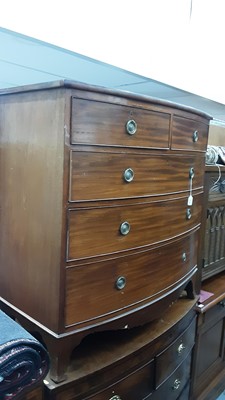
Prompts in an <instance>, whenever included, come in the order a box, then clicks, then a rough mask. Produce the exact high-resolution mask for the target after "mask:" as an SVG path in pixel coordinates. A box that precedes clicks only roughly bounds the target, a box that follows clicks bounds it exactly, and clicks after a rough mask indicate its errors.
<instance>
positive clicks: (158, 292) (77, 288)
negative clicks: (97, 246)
mask: <svg viewBox="0 0 225 400" xmlns="http://www.w3.org/2000/svg"><path fill="white" fill-rule="evenodd" d="M198 239H199V230H197V231H195V232H194V233H192V234H190V235H188V236H186V237H185V238H183V239H180V240H176V241H174V242H173V243H171V244H167V245H164V246H161V247H158V248H155V249H152V250H150V251H144V252H140V253H137V254H133V255H130V256H126V257H120V258H115V259H111V260H108V261H104V262H97V263H91V264H86V265H83V266H80V267H72V268H67V270H66V310H65V316H66V317H65V318H66V320H65V324H66V326H69V325H73V324H76V323H82V321H83V322H85V321H87V320H91V319H97V318H100V319H107V318H109V317H111V318H112V317H113V313H114V314H115V313H121V314H122V313H126V312H129V311H130V310H131V309H132V308H134V307H137V306H138V307H141V306H142V305H144V304H145V303H149V302H151V301H154V300H156V299H159V298H162V296H165V295H166V294H167V293H170V292H171V291H172V290H174V289H175V288H176V287H177V286H178V285H180V284H181V283H182V280H184V279H185V277H186V276H187V275H188V274H189V273H190V272H191V271H192V270H193V269H194V267H195V266H196V264H197V244H198ZM109 314H110V315H109Z"/></svg>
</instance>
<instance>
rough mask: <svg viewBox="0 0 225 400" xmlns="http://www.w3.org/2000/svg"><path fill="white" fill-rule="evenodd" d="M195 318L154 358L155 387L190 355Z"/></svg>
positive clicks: (193, 339) (193, 338)
mask: <svg viewBox="0 0 225 400" xmlns="http://www.w3.org/2000/svg"><path fill="white" fill-rule="evenodd" d="M195 327H196V318H194V319H193V321H192V323H191V325H190V326H189V327H188V328H187V329H186V330H185V332H184V333H183V334H182V335H180V336H179V337H178V338H177V339H176V340H175V341H174V342H173V343H172V344H171V345H170V346H169V347H168V348H167V349H165V350H164V351H163V352H162V353H160V354H158V355H157V357H156V387H158V386H160V385H161V384H162V383H163V382H164V381H165V380H166V379H167V377H168V376H169V375H171V373H172V372H173V370H174V369H176V368H177V367H178V365H180V364H181V363H182V362H183V360H184V359H185V358H186V357H187V355H188V354H189V353H190V351H191V349H192V347H193V346H194V341H195Z"/></svg>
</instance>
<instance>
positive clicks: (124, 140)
mask: <svg viewBox="0 0 225 400" xmlns="http://www.w3.org/2000/svg"><path fill="white" fill-rule="evenodd" d="M169 130H170V114H167V113H163V112H156V111H150V110H147V109H144V108H135V107H128V106H123V105H119V104H111V103H106V102H101V101H93V100H86V99H79V98H72V125H71V143H72V144H78V143H79V144H87V145H104V146H123V147H124V146H125V147H149V148H168V147H169Z"/></svg>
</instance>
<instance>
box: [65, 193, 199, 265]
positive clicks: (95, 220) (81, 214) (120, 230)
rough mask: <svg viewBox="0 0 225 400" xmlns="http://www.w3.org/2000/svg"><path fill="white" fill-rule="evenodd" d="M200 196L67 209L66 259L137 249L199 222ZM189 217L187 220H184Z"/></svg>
mask: <svg viewBox="0 0 225 400" xmlns="http://www.w3.org/2000/svg"><path fill="white" fill-rule="evenodd" d="M201 208H202V195H196V196H194V200H193V205H192V207H188V206H187V197H183V198H179V199H173V200H167V201H166V200H164V201H156V202H151V203H144V204H135V205H126V206H114V207H102V208H87V209H73V210H69V215H68V220H69V226H68V238H67V245H68V254H67V260H68V261H69V260H75V259H81V258H87V257H92V256H97V255H102V254H111V253H117V252H120V251H124V250H128V249H134V248H140V247H144V246H147V245H149V244H154V243H157V242H161V241H164V240H168V239H169V238H173V237H175V236H179V235H181V234H182V233H185V232H187V231H189V230H190V229H192V228H193V227H195V226H197V225H198V224H199V223H200V213H201ZM189 217H190V219H188V218H189Z"/></svg>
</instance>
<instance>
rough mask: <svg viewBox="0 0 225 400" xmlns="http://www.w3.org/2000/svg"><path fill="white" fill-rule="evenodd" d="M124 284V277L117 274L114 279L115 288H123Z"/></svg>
mask: <svg viewBox="0 0 225 400" xmlns="http://www.w3.org/2000/svg"><path fill="white" fill-rule="evenodd" d="M125 286H126V278H125V277H124V276H119V278H117V280H116V288H117V289H118V290H122V289H124V288H125Z"/></svg>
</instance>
